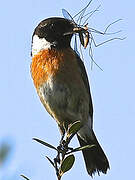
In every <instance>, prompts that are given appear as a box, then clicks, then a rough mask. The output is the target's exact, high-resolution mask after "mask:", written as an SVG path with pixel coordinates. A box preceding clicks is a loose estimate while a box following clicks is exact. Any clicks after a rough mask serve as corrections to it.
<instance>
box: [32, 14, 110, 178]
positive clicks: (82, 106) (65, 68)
mask: <svg viewBox="0 0 135 180" xmlns="http://www.w3.org/2000/svg"><path fill="white" fill-rule="evenodd" d="M75 29H76V24H75V22H73V21H72V20H68V19H65V18H62V17H51V18H47V19H44V20H42V21H41V22H40V23H39V24H38V25H37V26H36V28H35V29H34V32H33V35H32V45H31V55H32V62H31V75H32V79H33V82H34V86H35V88H36V91H37V94H38V96H39V98H40V100H41V102H42V104H43V106H44V107H45V109H46V110H47V112H48V113H49V114H50V115H51V116H52V118H53V119H55V121H56V122H57V124H58V127H59V129H60V132H61V134H62V135H63V134H64V133H65V130H66V128H67V126H68V125H70V124H72V123H74V122H76V121H80V122H81V124H82V126H81V129H80V130H79V131H78V132H77V138H78V141H79V143H80V146H85V145H93V144H94V145H95V146H94V147H93V148H89V149H83V150H82V153H83V157H84V161H85V165H86V169H87V172H88V174H89V175H90V176H93V175H95V173H97V174H98V175H100V173H101V172H102V173H104V174H106V173H107V170H108V169H109V161H108V159H107V157H106V155H105V153H104V151H103V149H102V148H101V146H100V144H99V143H98V140H97V138H96V136H95V133H94V130H93V103H92V97H91V92H90V85H89V80H88V76H87V72H86V69H85V65H84V63H83V61H82V60H81V58H80V56H79V55H78V54H77V53H76V52H75V51H74V50H73V49H72V47H71V39H72V37H73V35H74V34H75V33H78V32H76V31H75Z"/></svg>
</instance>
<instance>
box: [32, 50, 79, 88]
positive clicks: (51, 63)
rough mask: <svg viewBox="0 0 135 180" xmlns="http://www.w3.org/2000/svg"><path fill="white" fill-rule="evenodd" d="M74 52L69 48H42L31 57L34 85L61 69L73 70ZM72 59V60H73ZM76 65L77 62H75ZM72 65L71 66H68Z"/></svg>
mask: <svg viewBox="0 0 135 180" xmlns="http://www.w3.org/2000/svg"><path fill="white" fill-rule="evenodd" d="M74 59H75V54H74V51H73V50H72V49H71V48H68V49H65V50H59V51H58V50H43V51H41V52H39V53H38V54H37V55H35V56H34V57H33V58H32V64H31V74H32V78H33V81H34V85H35V87H36V88H38V87H39V86H40V85H42V84H43V83H45V82H46V81H47V80H48V78H49V77H51V76H55V75H56V74H57V73H59V72H60V71H61V70H62V69H65V70H67V68H68V69H69V71H70V69H72V70H73V66H74V64H76V62H75V61H74ZM73 61H74V62H73ZM76 65H77V64H76ZM71 66H72V68H70V67H71ZM63 73H64V72H63Z"/></svg>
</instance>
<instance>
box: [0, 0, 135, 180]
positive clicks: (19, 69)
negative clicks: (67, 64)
mask: <svg viewBox="0 0 135 180" xmlns="http://www.w3.org/2000/svg"><path fill="white" fill-rule="evenodd" d="M87 3H88V0H74V1H73V0H68V1H65V0H59V1H56V0H53V1H50V0H38V1H37V0H29V1H27V0H23V1H17V0H12V1H8V0H5V1H1V5H0V23H1V26H0V52H1V58H0V67H1V68H0V82H1V85H0V115H1V116H0V180H19V179H22V178H21V177H20V174H24V175H26V176H27V177H29V178H30V179H31V180H43V179H44V180H45V179H56V177H55V172H54V170H53V168H52V167H51V166H50V164H49V163H48V161H47V160H46V159H45V155H47V156H49V157H52V158H53V157H54V156H55V152H53V151H51V150H50V149H47V148H45V147H43V146H42V145H40V144H38V143H36V142H33V141H32V138H33V137H37V138H40V139H43V140H45V141H47V142H49V143H51V144H53V145H55V146H57V145H58V142H59V139H60V134H59V132H58V128H57V125H56V123H55V121H54V120H53V119H52V118H51V117H50V115H49V114H48V113H47V112H46V111H45V109H44V107H43V106H42V104H41V103H40V101H39V98H38V96H37V94H36V91H35V88H34V86H33V82H32V79H31V75H30V63H31V56H30V53H31V36H32V33H33V30H34V28H35V27H36V25H37V24H38V23H39V22H40V21H41V20H43V19H45V18H47V17H52V16H60V17H62V12H61V9H62V8H65V9H66V10H67V11H69V12H70V14H71V15H72V16H73V15H75V14H76V13H78V11H79V10H81V9H82V8H83V7H84V6H85V5H86V4H87ZM100 4H101V7H100V11H98V12H96V13H95V14H94V15H93V16H92V17H91V18H90V19H89V21H88V22H89V26H90V27H93V28H95V29H97V30H101V31H103V30H104V29H105V27H106V26H107V25H108V24H109V23H111V22H113V21H115V20H117V19H119V18H122V19H123V21H120V22H119V23H117V24H115V25H114V26H112V27H111V28H110V31H117V30H120V29H122V30H123V32H121V33H120V34H117V35H116V36H117V37H125V36H126V37H127V38H126V39H125V40H123V41H119V40H115V41H112V42H110V43H106V44H104V45H102V46H100V47H98V48H94V59H95V61H96V62H97V63H98V64H99V65H100V67H102V69H103V72H102V71H101V70H100V69H99V68H98V67H97V66H95V65H94V66H93V68H92V70H91V68H90V67H91V60H90V57H89V55H88V49H87V50H86V51H85V52H84V63H85V66H86V68H87V72H88V75H89V80H90V85H91V91H92V97H93V104H94V130H95V133H96V135H97V137H98V140H99V142H100V143H101V145H102V147H103V148H104V150H105V152H106V154H107V156H108V158H109V161H110V166H111V169H110V171H108V174H107V175H101V176H100V177H99V176H96V177H95V179H96V180H98V179H100V180H103V179H104V180H105V179H106V180H107V179H109V180H114V179H122V180H127V179H133V172H134V160H135V156H134V152H135V141H134V140H133V138H134V127H135V121H134V118H135V95H134V94H135V83H134V78H135V60H134V57H135V56H134V51H135V50H134V43H135V35H134V29H135V24H134V15H135V13H134V12H135V10H134V6H135V3H134V1H133V0H131V1H122V0H119V1H117V0H113V1H112V0H111V1H107V0H102V1H101V0H93V2H92V3H91V5H90V7H89V10H88V11H92V10H94V9H95V8H96V7H97V6H99V5H100ZM110 37H111V36H110ZM110 37H108V38H110ZM113 37H114V36H113ZM95 41H96V42H97V43H100V42H102V41H103V39H102V38H101V36H96V37H95ZM72 145H73V146H75V147H76V146H78V142H77V141H76V139H74V140H73V142H72ZM73 178H77V179H78V180H79V179H85V180H86V179H90V177H89V176H88V175H87V172H86V170H85V167H84V162H83V158H82V154H81V153H76V162H75V165H74V167H73V168H72V170H71V171H69V172H68V173H67V174H65V175H64V176H63V180H69V179H73Z"/></svg>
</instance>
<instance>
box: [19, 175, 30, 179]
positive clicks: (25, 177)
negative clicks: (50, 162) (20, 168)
mask: <svg viewBox="0 0 135 180" xmlns="http://www.w3.org/2000/svg"><path fill="white" fill-rule="evenodd" d="M21 177H23V178H24V179H26V180H30V179H29V178H27V177H26V176H24V175H21Z"/></svg>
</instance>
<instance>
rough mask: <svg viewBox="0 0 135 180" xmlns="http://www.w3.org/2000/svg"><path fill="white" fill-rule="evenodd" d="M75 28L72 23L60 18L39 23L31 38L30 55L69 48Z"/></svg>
mask: <svg viewBox="0 0 135 180" xmlns="http://www.w3.org/2000/svg"><path fill="white" fill-rule="evenodd" d="M75 27H76V24H75V23H74V22H73V21H70V20H68V19H64V18H60V17H53V18H48V19H45V20H43V21H41V22H40V23H39V24H38V26H37V27H36V28H35V30H34V33H33V36H32V55H33V54H36V53H37V52H39V51H41V50H43V49H52V48H56V49H62V48H67V47H69V46H70V42H71V38H72V36H73V34H74V33H76V32H75V31H74V29H75Z"/></svg>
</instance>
